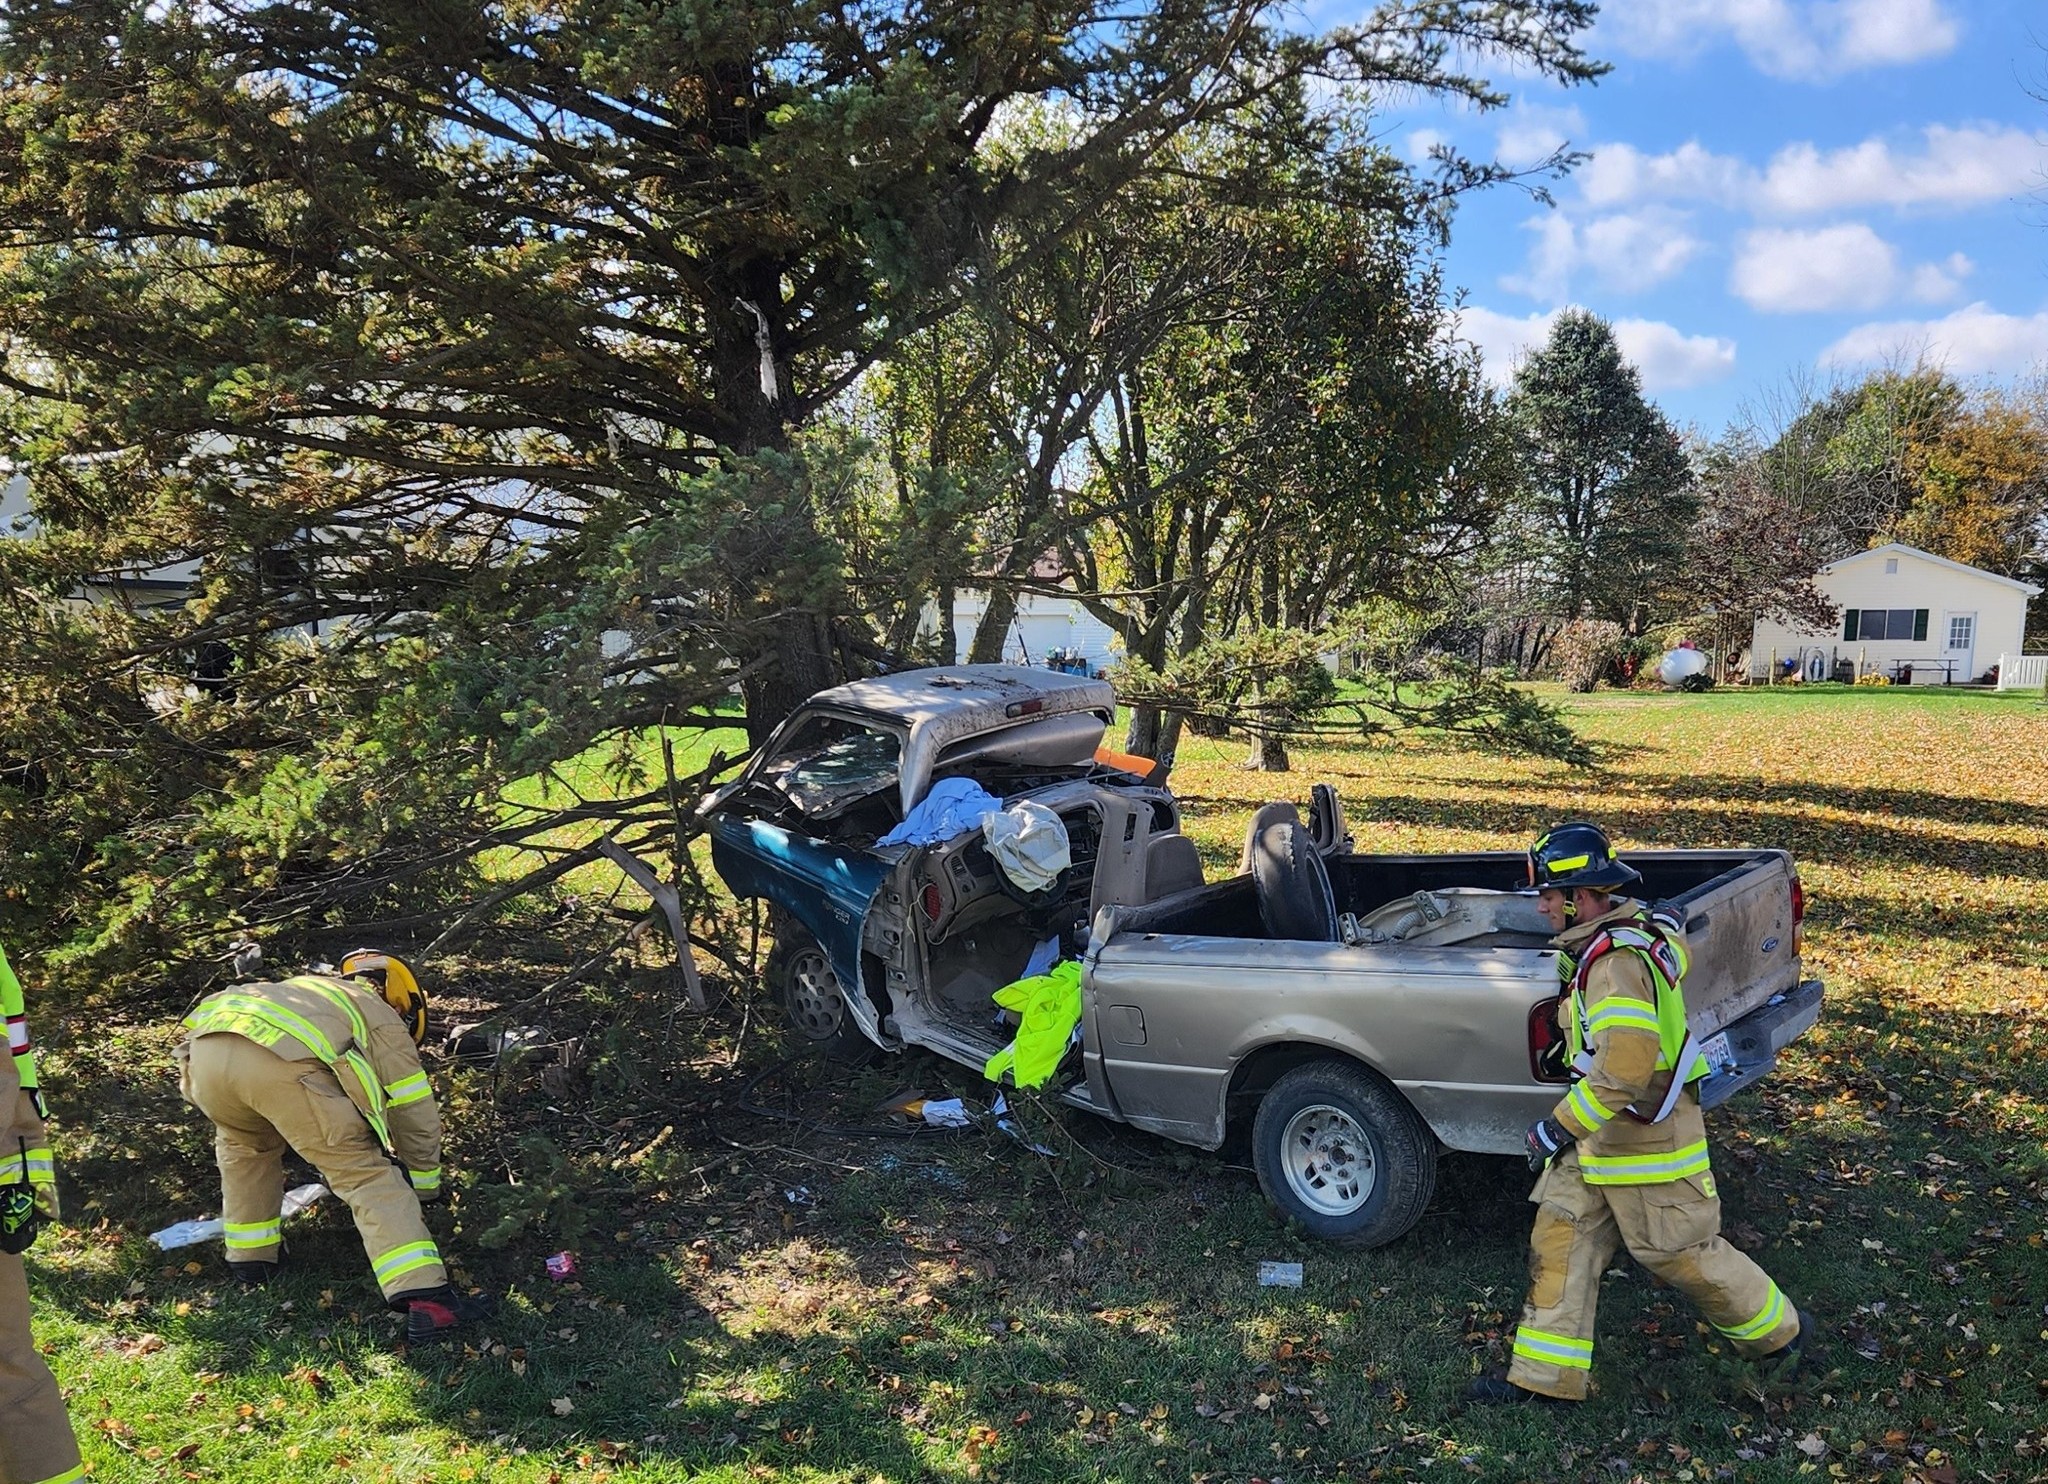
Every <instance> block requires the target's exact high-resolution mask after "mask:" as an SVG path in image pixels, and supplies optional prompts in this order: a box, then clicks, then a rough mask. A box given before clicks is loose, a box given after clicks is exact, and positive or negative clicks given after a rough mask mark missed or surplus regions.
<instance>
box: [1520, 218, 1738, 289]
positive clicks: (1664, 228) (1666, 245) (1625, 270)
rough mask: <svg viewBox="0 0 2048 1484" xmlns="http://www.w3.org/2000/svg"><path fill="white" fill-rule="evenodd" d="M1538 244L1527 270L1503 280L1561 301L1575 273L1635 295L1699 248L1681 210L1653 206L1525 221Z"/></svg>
mask: <svg viewBox="0 0 2048 1484" xmlns="http://www.w3.org/2000/svg"><path fill="white" fill-rule="evenodd" d="M1522 225H1523V227H1524V229H1525V230H1527V231H1530V232H1533V233H1534V234H1535V236H1536V242H1535V245H1534V246H1533V247H1531V248H1530V249H1529V263H1528V266H1527V268H1526V269H1524V271H1523V272H1521V273H1518V274H1508V275H1506V276H1504V277H1503V278H1502V279H1501V280H1500V284H1501V287H1502V288H1504V289H1507V290H1508V291H1509V292H1510V293H1517V294H1525V295H1527V296H1528V297H1529V298H1532V299H1548V300H1551V301H1553V302H1554V301H1556V300H1558V299H1562V298H1564V297H1565V296H1566V295H1567V294H1569V293H1570V292H1571V287H1572V280H1573V279H1574V277H1578V276H1582V275H1590V276H1592V277H1594V278H1596V279H1597V280H1598V281H1599V285H1600V287H1602V288H1604V289H1608V290H1612V291H1614V292H1616V293H1636V292H1638V291H1640V290H1642V289H1647V288H1651V287H1654V286H1655V285H1657V284H1660V283H1662V282H1664V281H1665V280H1666V279H1668V278H1670V277H1671V276H1672V275H1674V274H1676V273H1677V272H1678V271H1679V270H1680V269H1681V268H1683V267H1684V266H1685V265H1686V264H1687V263H1688V262H1690V261H1691V260H1692V258H1693V256H1694V255H1695V254H1696V253H1698V252H1699V250H1700V247H1701V243H1700V241H1699V239H1698V238H1696V237H1694V236H1692V235H1691V234H1690V233H1689V232H1687V231H1686V229H1685V228H1686V219H1685V217H1684V215H1683V214H1682V213H1680V212H1675V211H1670V210H1665V209H1661V208H1657V207H1652V208H1650V209H1649V210H1647V211H1643V212H1636V213H1627V212H1623V213H1618V214H1616V215H1613V216H1603V217H1595V218H1594V219H1593V220H1591V221H1588V222H1585V223H1583V224H1581V223H1579V222H1577V221H1575V220H1574V219H1573V218H1572V217H1571V216H1570V215H1569V214H1568V213H1566V212H1562V211H1552V212H1547V213H1545V214H1544V215H1542V216H1536V217H1531V218H1530V219H1529V220H1528V221H1526V222H1524V223H1523V224H1522Z"/></svg>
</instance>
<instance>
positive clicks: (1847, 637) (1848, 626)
mask: <svg viewBox="0 0 2048 1484" xmlns="http://www.w3.org/2000/svg"><path fill="white" fill-rule="evenodd" d="M1855 637H1856V610H1855V609H1854V608H1844V609H1843V610H1842V642H1843V643H1845V644H1846V643H1849V642H1851V641H1852V640H1854V639H1855Z"/></svg>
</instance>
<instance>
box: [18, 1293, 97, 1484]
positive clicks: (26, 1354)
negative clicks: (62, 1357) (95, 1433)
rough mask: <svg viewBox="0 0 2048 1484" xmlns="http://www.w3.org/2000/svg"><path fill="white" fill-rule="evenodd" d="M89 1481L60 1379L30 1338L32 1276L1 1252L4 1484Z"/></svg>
mask: <svg viewBox="0 0 2048 1484" xmlns="http://www.w3.org/2000/svg"><path fill="white" fill-rule="evenodd" d="M84 1477H85V1470H84V1469H83V1468H81V1467H80V1466H79V1462H78V1439H77V1438H75V1437H73V1436H72V1433H71V1419H70V1418H69V1417H67V1416H65V1415H64V1397H63V1394H62V1393H61V1392H59V1391H58V1390H57V1378H56V1377H55V1376H53V1375H51V1374H50V1368H49V1366H47V1365H45V1364H44V1363H43V1358H42V1356H40V1355H38V1354H37V1353H36V1345H35V1341H34V1339H32V1338H31V1337H30V1335H29V1328H28V1273H27V1271H26V1270H25V1269H24V1268H23V1266H22V1262H21V1259H20V1258H19V1257H18V1256H16V1255H15V1254H13V1253H10V1252H0V1484H71V1481H72V1480H74V1479H83V1478H84Z"/></svg>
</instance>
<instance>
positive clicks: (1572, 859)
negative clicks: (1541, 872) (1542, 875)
mask: <svg viewBox="0 0 2048 1484" xmlns="http://www.w3.org/2000/svg"><path fill="white" fill-rule="evenodd" d="M1592 863H1593V857H1592V856H1590V855H1561V856H1559V857H1558V858H1557V859H1556V860H1554V861H1552V862H1551V863H1550V874H1551V875H1553V876H1555V875H1556V874H1557V873H1558V872H1559V871H1576V870H1578V868H1579V867H1580V866H1589V865H1591V864H1592Z"/></svg>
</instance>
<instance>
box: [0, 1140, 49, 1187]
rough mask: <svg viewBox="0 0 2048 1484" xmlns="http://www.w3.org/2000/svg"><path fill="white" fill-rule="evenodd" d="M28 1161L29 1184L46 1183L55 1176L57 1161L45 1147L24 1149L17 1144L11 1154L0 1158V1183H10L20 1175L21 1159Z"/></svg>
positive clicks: (18, 1178)
mask: <svg viewBox="0 0 2048 1484" xmlns="http://www.w3.org/2000/svg"><path fill="white" fill-rule="evenodd" d="M24 1157H26V1159H27V1161H28V1179H29V1183H30V1184H31V1185H48V1184H49V1183H50V1182H51V1181H53V1180H55V1179H56V1178H57V1161H56V1159H55V1158H54V1157H53V1156H52V1155H51V1153H50V1151H49V1150H47V1149H37V1148H33V1147H31V1148H29V1149H28V1150H26V1151H24V1150H22V1149H20V1148H19V1147H18V1146H17V1148H16V1150H15V1152H14V1153H13V1154H10V1155H7V1156H5V1157H4V1158H0V1185H7V1184H11V1183H13V1182H15V1181H18V1180H20V1179H21V1177H22V1167H21V1166H22V1160H23V1158H24Z"/></svg>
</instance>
